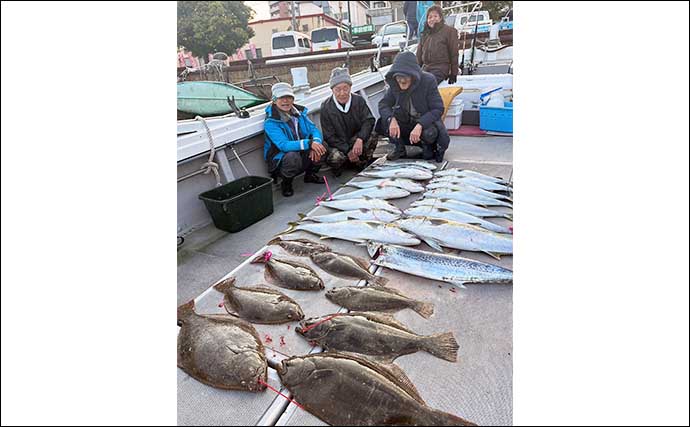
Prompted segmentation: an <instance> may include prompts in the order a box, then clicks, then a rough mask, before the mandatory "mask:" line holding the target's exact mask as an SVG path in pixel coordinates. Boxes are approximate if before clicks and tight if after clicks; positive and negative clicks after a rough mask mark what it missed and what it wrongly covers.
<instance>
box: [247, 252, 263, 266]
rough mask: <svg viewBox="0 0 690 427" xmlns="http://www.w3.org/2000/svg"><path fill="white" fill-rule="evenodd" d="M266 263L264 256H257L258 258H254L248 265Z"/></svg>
mask: <svg viewBox="0 0 690 427" xmlns="http://www.w3.org/2000/svg"><path fill="white" fill-rule="evenodd" d="M265 262H266V256H264V254H261V255H259V256H258V257H256V258H254V259H253V260H252V262H250V264H262V263H265Z"/></svg>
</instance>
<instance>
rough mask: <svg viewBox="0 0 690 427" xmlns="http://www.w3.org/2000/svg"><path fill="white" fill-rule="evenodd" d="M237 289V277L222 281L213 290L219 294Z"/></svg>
mask: <svg viewBox="0 0 690 427" xmlns="http://www.w3.org/2000/svg"><path fill="white" fill-rule="evenodd" d="M234 287H235V277H234V276H230V277H228V278H227V279H225V280H223V281H221V282H220V283H218V284H217V285H216V286H214V287H213V289H215V290H217V291H218V292H223V293H224V292H225V291H229V290H230V289H232V288H234Z"/></svg>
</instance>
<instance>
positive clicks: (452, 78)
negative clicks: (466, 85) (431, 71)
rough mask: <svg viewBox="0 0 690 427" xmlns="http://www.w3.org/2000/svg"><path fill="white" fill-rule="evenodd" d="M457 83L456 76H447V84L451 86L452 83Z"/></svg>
mask: <svg viewBox="0 0 690 427" xmlns="http://www.w3.org/2000/svg"><path fill="white" fill-rule="evenodd" d="M457 81H458V76H457V75H450V76H448V84H449V85H452V84H453V83H455V82H457Z"/></svg>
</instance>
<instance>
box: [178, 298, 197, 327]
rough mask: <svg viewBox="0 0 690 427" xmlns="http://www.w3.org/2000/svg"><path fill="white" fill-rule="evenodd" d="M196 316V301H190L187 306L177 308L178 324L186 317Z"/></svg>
mask: <svg viewBox="0 0 690 427" xmlns="http://www.w3.org/2000/svg"><path fill="white" fill-rule="evenodd" d="M192 314H194V300H193V299H192V300H190V301H189V302H188V303H186V304H182V305H181V306H179V307H177V320H178V324H179V321H180V320H183V319H185V318H186V317H188V316H190V315H192Z"/></svg>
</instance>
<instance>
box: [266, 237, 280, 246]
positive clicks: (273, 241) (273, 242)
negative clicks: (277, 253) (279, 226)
mask: <svg viewBox="0 0 690 427" xmlns="http://www.w3.org/2000/svg"><path fill="white" fill-rule="evenodd" d="M282 241H283V239H281V238H280V237H274V238H272V239H271V240H269V241H268V243H266V246H275V245H278V244H279V243H280V242H282Z"/></svg>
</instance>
